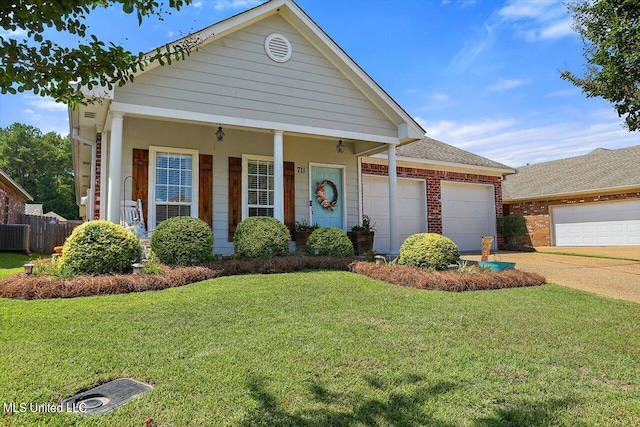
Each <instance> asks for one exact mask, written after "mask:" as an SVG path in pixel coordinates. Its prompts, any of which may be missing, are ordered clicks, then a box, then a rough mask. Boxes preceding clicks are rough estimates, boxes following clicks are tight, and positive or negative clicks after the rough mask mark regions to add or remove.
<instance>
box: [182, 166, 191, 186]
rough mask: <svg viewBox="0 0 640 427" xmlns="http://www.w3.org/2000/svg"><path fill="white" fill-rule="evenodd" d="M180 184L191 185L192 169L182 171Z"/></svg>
mask: <svg viewBox="0 0 640 427" xmlns="http://www.w3.org/2000/svg"><path fill="white" fill-rule="evenodd" d="M180 185H189V186H190V185H191V170H183V171H181V172H180Z"/></svg>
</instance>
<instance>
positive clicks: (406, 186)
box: [362, 175, 427, 254]
mask: <svg viewBox="0 0 640 427" xmlns="http://www.w3.org/2000/svg"><path fill="white" fill-rule="evenodd" d="M362 187H363V188H362V197H363V205H362V207H363V210H362V212H363V213H364V214H367V215H369V217H370V218H371V222H372V223H375V229H376V234H375V238H374V241H373V245H374V249H375V250H376V251H378V252H379V253H383V254H388V253H389V252H390V248H389V246H390V236H389V182H388V179H387V177H386V176H385V177H380V176H370V175H365V176H364V177H363V180H362ZM426 231H427V204H426V190H425V184H424V180H413V179H402V178H398V234H399V237H400V242H399V243H400V244H402V242H404V239H406V238H407V237H409V236H410V235H412V234H415V233H424V232H426Z"/></svg>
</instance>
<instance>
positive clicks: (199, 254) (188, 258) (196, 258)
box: [151, 216, 213, 266]
mask: <svg viewBox="0 0 640 427" xmlns="http://www.w3.org/2000/svg"><path fill="white" fill-rule="evenodd" d="M151 250H152V251H153V254H154V257H156V259H157V260H158V261H160V262H161V263H162V264H165V265H170V266H190V265H196V264H201V263H203V262H205V261H207V260H208V259H210V257H211V253H212V251H213V233H212V232H211V229H210V228H209V225H207V223H206V222H204V221H203V220H201V219H198V218H192V217H190V216H175V217H173V218H169V219H166V220H164V221H162V222H161V223H160V224H159V225H158V227H156V229H155V231H154V232H153V235H152V236H151Z"/></svg>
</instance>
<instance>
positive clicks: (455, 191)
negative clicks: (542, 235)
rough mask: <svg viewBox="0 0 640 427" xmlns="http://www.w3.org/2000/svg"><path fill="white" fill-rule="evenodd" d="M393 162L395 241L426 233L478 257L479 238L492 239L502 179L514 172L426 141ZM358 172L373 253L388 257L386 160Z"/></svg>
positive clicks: (367, 163) (367, 162)
mask: <svg viewBox="0 0 640 427" xmlns="http://www.w3.org/2000/svg"><path fill="white" fill-rule="evenodd" d="M396 156H397V157H396V159H397V163H398V167H397V175H398V206H400V211H399V212H398V218H399V235H400V241H403V240H404V239H405V238H406V237H408V236H410V235H411V234H414V233H420V232H426V231H429V232H433V233H440V234H443V235H445V236H447V237H449V238H450V239H452V240H453V241H454V242H455V243H456V244H457V245H458V247H459V248H460V250H462V251H478V250H479V249H480V244H481V241H482V236H495V235H496V216H501V215H502V190H501V184H502V179H503V177H504V176H505V175H507V174H511V173H514V172H515V171H514V170H513V169H511V168H510V167H508V166H505V165H503V164H501V163H498V162H494V161H492V160H489V159H487V158H484V157H481V156H478V155H476V154H473V153H470V152H468V151H464V150H461V149H459V148H456V147H453V146H451V145H448V144H445V143H444V142H440V141H437V140H435V139H432V138H426V137H425V138H423V139H422V140H420V141H417V142H414V143H412V144H408V145H405V146H402V147H399V148H398V149H397V150H396ZM361 170H362V185H363V191H362V197H363V203H362V206H363V213H364V214H367V215H369V216H370V217H371V220H372V222H374V223H375V224H376V227H375V228H376V237H375V242H374V245H375V249H376V250H377V251H378V252H382V253H387V252H388V251H389V232H388V231H387V230H388V229H389V215H388V212H389V208H388V206H389V196H388V179H387V175H388V167H387V155H386V154H377V155H374V156H369V157H365V158H363V159H362V164H361ZM497 243H498V242H497V241H494V247H495V246H496V245H497Z"/></svg>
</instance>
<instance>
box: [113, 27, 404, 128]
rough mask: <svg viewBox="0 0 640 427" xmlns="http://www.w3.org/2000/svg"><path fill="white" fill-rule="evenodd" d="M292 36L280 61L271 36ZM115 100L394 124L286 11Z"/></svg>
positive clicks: (145, 77) (345, 124) (122, 91)
mask: <svg viewBox="0 0 640 427" xmlns="http://www.w3.org/2000/svg"><path fill="white" fill-rule="evenodd" d="M276 32H277V33H280V34H283V35H285V36H286V37H287V38H288V39H289V40H290V42H291V44H292V46H293V55H292V57H291V59H290V60H289V61H287V62H285V63H277V62H274V61H272V60H271V59H270V58H269V57H268V56H267V54H266V53H265V50H264V41H265V39H266V37H267V36H268V35H269V34H272V33H276ZM115 101H116V102H122V103H129V104H136V105H144V106H151V107H158V108H169V109H176V110H183V111H192V112H197V113H206V114H213V115H223V116H233V117H239V118H244V119H253V120H265V121H271V122H276V123H287V124H293V125H301V126H311V127H319V128H327V129H336V130H344V131H352V132H360V133H366V134H374V135H380V136H385V137H394V136H397V135H398V130H397V126H396V125H395V124H393V123H392V122H391V121H390V120H389V119H388V118H387V117H386V116H385V115H384V114H383V113H382V112H381V111H380V110H379V109H378V108H377V107H376V106H375V105H374V104H373V103H372V102H371V101H370V100H369V99H367V97H366V96H365V95H364V94H363V93H362V92H361V91H360V90H358V89H357V87H356V86H355V85H354V84H353V83H352V82H351V81H349V80H348V79H347V78H345V77H344V75H343V74H342V73H341V72H340V71H339V70H337V69H336V68H335V67H334V66H333V65H332V64H331V62H329V61H328V60H327V59H326V58H325V57H324V56H323V55H322V54H321V53H320V52H319V51H318V50H317V49H315V48H314V47H313V46H312V45H311V44H310V43H309V42H308V41H307V40H306V39H305V38H304V37H303V36H302V35H300V34H299V33H298V32H297V31H296V30H295V29H294V28H293V27H292V26H291V25H289V24H288V23H287V22H286V21H285V20H284V19H283V18H281V17H280V16H277V15H275V16H271V17H269V18H266V19H264V20H263V21H260V22H258V23H256V24H253V25H251V26H249V27H247V28H245V29H243V30H239V31H236V32H234V33H232V34H230V35H227V36H225V37H223V38H221V39H219V40H216V41H214V42H212V43H210V44H208V45H206V46H203V47H202V48H200V50H199V51H198V52H195V53H193V54H192V55H191V56H190V57H187V58H186V60H184V61H177V62H174V63H173V64H172V65H171V66H164V67H157V68H154V69H152V70H149V71H147V72H146V73H144V74H142V75H140V76H138V77H137V78H136V80H135V81H134V82H133V83H130V84H127V85H126V86H124V87H122V88H116V90H115Z"/></svg>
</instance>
